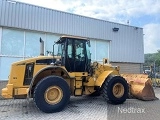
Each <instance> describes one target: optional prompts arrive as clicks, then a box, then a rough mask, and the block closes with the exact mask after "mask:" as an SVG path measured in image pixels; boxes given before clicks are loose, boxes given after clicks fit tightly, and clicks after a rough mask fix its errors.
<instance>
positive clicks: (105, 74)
mask: <svg viewBox="0 0 160 120" xmlns="http://www.w3.org/2000/svg"><path fill="white" fill-rule="evenodd" d="M112 72H113V70H111V71H104V72H103V73H102V74H100V75H99V76H98V78H97V80H96V83H95V86H102V84H103V82H104V81H105V79H106V78H107V77H108V76H109V75H110V74H111V73H112Z"/></svg>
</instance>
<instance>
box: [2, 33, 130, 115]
mask: <svg viewBox="0 0 160 120" xmlns="http://www.w3.org/2000/svg"><path fill="white" fill-rule="evenodd" d="M40 42H42V43H43V41H42V40H40ZM56 44H58V46H59V47H58V54H57V56H55V55H54V52H53V56H39V57H35V58H30V59H26V60H22V61H18V62H15V63H13V64H12V66H11V71H10V76H9V81H8V84H7V86H6V88H3V89H2V96H3V97H4V98H15V99H16V98H33V100H34V102H35V105H36V106H37V108H38V109H40V110H41V111H43V112H46V113H52V112H58V111H61V110H63V108H64V107H65V106H66V105H67V104H68V102H69V100H70V96H82V95H90V94H93V93H95V92H96V91H100V92H101V93H102V96H103V97H104V99H105V100H106V101H107V102H109V103H112V104H122V103H123V102H125V101H126V99H127V97H128V92H129V88H128V83H127V81H126V80H125V79H124V78H123V77H122V76H121V75H120V74H119V70H120V68H119V67H114V66H111V65H110V64H108V62H107V59H104V60H103V63H102V64H100V63H98V62H93V63H91V53H90V51H89V47H90V41H89V40H88V39H87V38H81V37H72V36H62V37H60V39H59V40H58V41H57V42H56ZM42 48H43V45H42ZM42 51H43V50H42ZM102 51H103V50H102ZM41 55H43V53H41Z"/></svg>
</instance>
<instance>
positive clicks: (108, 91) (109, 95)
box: [102, 75, 128, 104]
mask: <svg viewBox="0 0 160 120" xmlns="http://www.w3.org/2000/svg"><path fill="white" fill-rule="evenodd" d="M102 95H103V97H104V98H105V99H106V100H107V102H109V103H111V104H122V103H124V102H125V101H126V99H127V97H128V84H127V82H126V80H125V79H124V78H123V77H121V76H111V75H110V76H109V77H108V78H107V79H106V80H105V81H104V83H103V85H102Z"/></svg>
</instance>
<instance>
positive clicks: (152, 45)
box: [15, 0, 160, 53]
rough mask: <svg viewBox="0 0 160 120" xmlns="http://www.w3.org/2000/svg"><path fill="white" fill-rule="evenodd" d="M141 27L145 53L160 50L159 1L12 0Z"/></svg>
mask: <svg viewBox="0 0 160 120" xmlns="http://www.w3.org/2000/svg"><path fill="white" fill-rule="evenodd" d="M15 1H20V2H25V3H30V4H34V5H39V6H43V7H47V8H52V9H56V10H60V11H65V12H70V13H74V14H79V15H83V16H88V17H93V18H98V19H103V20H107V21H112V22H117V23H122V24H127V21H128V20H129V24H130V25H131V26H137V27H142V28H143V33H144V52H145V53H155V52H157V50H158V49H160V0H15Z"/></svg>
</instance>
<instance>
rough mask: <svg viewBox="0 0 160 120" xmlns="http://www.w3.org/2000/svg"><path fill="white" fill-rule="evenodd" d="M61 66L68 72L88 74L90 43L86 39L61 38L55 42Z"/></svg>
mask: <svg viewBox="0 0 160 120" xmlns="http://www.w3.org/2000/svg"><path fill="white" fill-rule="evenodd" d="M56 43H57V44H59V46H58V55H59V56H61V64H62V65H63V66H65V67H66V69H67V71H68V72H88V70H89V66H90V63H91V54H90V50H89V47H90V41H89V40H88V39H87V38H80V37H77V38H75V37H74V38H73V37H71V36H62V37H61V38H60V39H59V40H58V41H57V42H56Z"/></svg>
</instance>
